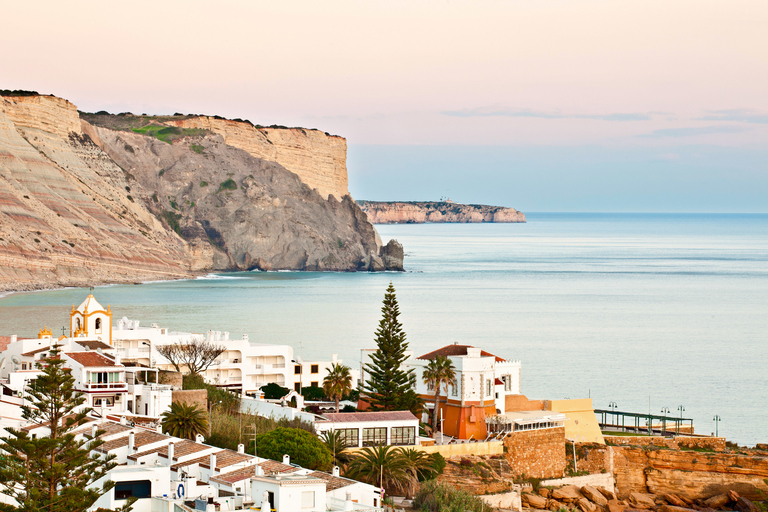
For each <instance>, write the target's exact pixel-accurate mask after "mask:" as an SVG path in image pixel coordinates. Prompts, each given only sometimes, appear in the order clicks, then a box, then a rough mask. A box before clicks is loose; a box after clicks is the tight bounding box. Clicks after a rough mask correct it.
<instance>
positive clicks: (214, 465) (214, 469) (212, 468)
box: [210, 453, 216, 474]
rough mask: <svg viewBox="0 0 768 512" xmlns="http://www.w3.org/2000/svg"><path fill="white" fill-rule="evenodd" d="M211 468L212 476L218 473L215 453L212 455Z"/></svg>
mask: <svg viewBox="0 0 768 512" xmlns="http://www.w3.org/2000/svg"><path fill="white" fill-rule="evenodd" d="M210 466H211V474H213V472H214V471H216V454H215V453H212V454H211V462H210Z"/></svg>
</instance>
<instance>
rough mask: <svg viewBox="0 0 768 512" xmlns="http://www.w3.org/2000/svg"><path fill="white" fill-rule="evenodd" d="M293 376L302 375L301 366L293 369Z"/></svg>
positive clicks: (298, 365)
mask: <svg viewBox="0 0 768 512" xmlns="http://www.w3.org/2000/svg"><path fill="white" fill-rule="evenodd" d="M293 374H294V375H301V365H300V364H297V365H296V366H294V367H293Z"/></svg>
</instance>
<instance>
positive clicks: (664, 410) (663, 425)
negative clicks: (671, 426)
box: [661, 407, 669, 435]
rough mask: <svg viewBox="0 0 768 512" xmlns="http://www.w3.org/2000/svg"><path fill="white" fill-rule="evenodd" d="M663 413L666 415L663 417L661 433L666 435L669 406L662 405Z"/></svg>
mask: <svg viewBox="0 0 768 512" xmlns="http://www.w3.org/2000/svg"><path fill="white" fill-rule="evenodd" d="M661 414H663V415H664V417H663V418H662V419H661V435H664V433H665V432H666V431H667V414H669V407H662V408H661Z"/></svg>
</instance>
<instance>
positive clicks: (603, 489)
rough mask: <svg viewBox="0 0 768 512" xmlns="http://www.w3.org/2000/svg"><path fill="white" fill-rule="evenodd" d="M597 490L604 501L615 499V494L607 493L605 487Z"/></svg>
mask: <svg viewBox="0 0 768 512" xmlns="http://www.w3.org/2000/svg"><path fill="white" fill-rule="evenodd" d="M597 490H598V491H600V494H602V495H603V496H605V499H607V500H609V501H610V500H615V499H617V496H616V493H615V492H613V491H609V490H608V489H606V488H605V487H598V488H597Z"/></svg>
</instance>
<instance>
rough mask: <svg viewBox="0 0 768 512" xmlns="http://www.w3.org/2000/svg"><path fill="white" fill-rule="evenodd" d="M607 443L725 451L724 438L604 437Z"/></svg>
mask: <svg viewBox="0 0 768 512" xmlns="http://www.w3.org/2000/svg"><path fill="white" fill-rule="evenodd" d="M604 437H605V441H606V442H607V443H611V444H613V445H621V446H664V447H667V448H672V449H674V450H677V449H686V448H704V449H709V450H715V451H723V450H725V438H724V437H689V436H678V437H671V438H670V437H661V436H652V437H643V436H604Z"/></svg>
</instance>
